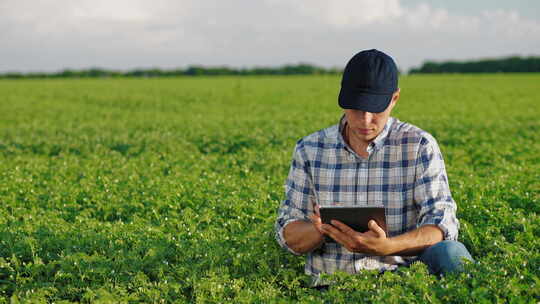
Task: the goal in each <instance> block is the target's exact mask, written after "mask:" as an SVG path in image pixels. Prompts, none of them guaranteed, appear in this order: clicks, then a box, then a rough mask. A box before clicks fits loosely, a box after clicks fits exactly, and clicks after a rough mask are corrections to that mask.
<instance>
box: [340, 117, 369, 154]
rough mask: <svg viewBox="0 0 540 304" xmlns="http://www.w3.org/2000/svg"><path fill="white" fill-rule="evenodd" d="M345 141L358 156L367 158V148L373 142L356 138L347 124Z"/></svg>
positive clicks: (344, 130)
mask: <svg viewBox="0 0 540 304" xmlns="http://www.w3.org/2000/svg"><path fill="white" fill-rule="evenodd" d="M343 139H344V140H345V142H346V143H347V144H348V145H349V146H350V147H351V148H352V149H353V150H354V152H356V154H358V155H360V156H362V157H367V156H368V155H369V154H368V153H367V151H366V150H367V147H368V145H369V143H370V142H371V141H369V142H368V141H365V140H361V139H359V138H357V137H356V136H354V134H353V132H351V131H350V128H349V124H345V128H344V129H343Z"/></svg>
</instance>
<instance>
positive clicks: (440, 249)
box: [419, 241, 474, 275]
mask: <svg viewBox="0 0 540 304" xmlns="http://www.w3.org/2000/svg"><path fill="white" fill-rule="evenodd" d="M462 259H467V260H469V261H471V262H474V260H473V258H472V257H471V254H470V253H469V251H468V250H467V248H465V246H464V245H463V244H462V243H460V242H457V241H442V242H439V243H437V244H435V245H433V246H431V247H428V248H427V249H426V250H424V252H422V254H421V255H420V256H419V260H420V261H422V262H423V263H424V264H426V265H427V266H428V268H429V271H430V273H432V274H439V275H440V274H446V273H449V272H460V271H463V261H462Z"/></svg>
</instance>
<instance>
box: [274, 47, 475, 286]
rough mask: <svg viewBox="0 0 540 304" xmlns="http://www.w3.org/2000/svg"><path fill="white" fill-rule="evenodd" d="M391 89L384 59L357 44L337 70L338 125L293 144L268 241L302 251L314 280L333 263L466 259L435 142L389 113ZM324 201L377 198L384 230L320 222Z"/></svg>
mask: <svg viewBox="0 0 540 304" xmlns="http://www.w3.org/2000/svg"><path fill="white" fill-rule="evenodd" d="M399 96H400V90H399V88H398V71H397V67H396V64H395V63H394V61H393V59H392V58H391V57H390V56H388V55H386V54H384V53H383V52H380V51H378V50H367V51H362V52H360V53H358V54H356V55H355V56H354V57H353V58H352V59H351V60H350V61H349V62H348V63H347V66H346V67H345V70H344V72H343V78H342V82H341V91H340V93H339V106H340V107H341V108H343V109H344V115H343V116H342V118H341V120H340V122H339V124H336V125H334V126H331V127H329V128H326V129H323V130H321V131H318V132H316V133H313V134H311V135H309V136H306V137H304V138H302V139H301V140H299V141H298V142H297V144H296V148H295V151H294V156H293V160H292V165H291V169H290V172H289V175H288V178H287V182H286V186H285V188H286V189H285V192H286V198H285V200H284V201H283V203H282V205H281V208H280V209H279V214H278V218H277V221H276V239H277V241H278V242H279V244H280V245H281V246H282V247H283V248H285V249H287V250H289V251H290V252H292V253H294V254H307V259H306V265H305V271H306V273H307V274H309V275H312V276H313V277H314V279H315V283H314V284H315V285H318V284H320V281H318V279H317V278H318V277H319V275H320V274H322V273H333V272H335V271H337V270H341V271H345V272H349V273H357V272H359V271H361V270H363V269H377V270H379V271H385V270H394V269H396V268H397V267H398V266H400V265H403V266H406V265H409V264H410V263H412V262H413V261H416V260H420V261H422V262H424V263H426V264H427V265H428V267H429V269H430V271H431V272H432V273H437V274H443V273H447V272H451V271H459V270H461V269H462V259H463V258H466V259H469V260H472V258H471V256H470V254H469V252H468V251H467V249H466V248H465V247H464V246H463V244H461V243H459V242H457V237H458V228H459V223H458V220H457V219H456V215H455V213H456V204H455V202H454V200H453V199H452V196H451V194H450V189H449V186H448V179H447V176H446V171H445V167H444V161H443V158H442V155H441V152H440V150H439V147H438V145H437V142H436V140H435V139H434V138H433V137H432V136H431V135H430V134H428V133H427V132H425V131H423V130H421V129H419V128H417V127H415V126H413V125H411V124H408V123H404V122H401V121H399V120H398V119H396V118H393V117H390V113H391V112H392V109H393V108H394V107H395V105H396V103H397V101H398V100H399ZM329 205H332V206H336V205H337V206H381V205H382V206H384V207H385V213H386V224H387V233H386V232H385V231H384V230H383V229H382V228H381V227H379V226H378V225H377V223H376V222H375V221H370V222H369V224H368V227H369V229H370V230H369V231H368V232H365V233H360V232H357V231H354V230H352V229H351V228H350V227H348V226H346V225H345V224H343V223H340V222H339V221H332V225H329V224H322V223H321V219H320V216H319V212H318V208H319V206H329ZM325 236H330V237H331V238H333V239H334V240H335V241H336V242H325Z"/></svg>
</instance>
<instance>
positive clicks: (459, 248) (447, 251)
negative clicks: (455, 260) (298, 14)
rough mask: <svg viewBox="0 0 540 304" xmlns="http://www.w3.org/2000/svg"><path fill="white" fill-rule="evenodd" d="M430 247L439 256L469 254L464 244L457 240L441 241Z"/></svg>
mask: <svg viewBox="0 0 540 304" xmlns="http://www.w3.org/2000/svg"><path fill="white" fill-rule="evenodd" d="M430 249H433V250H434V251H435V252H436V253H437V255H439V256H441V257H448V258H450V257H454V256H463V255H470V254H469V251H468V250H467V248H465V245H463V244H462V243H461V242H458V241H449V240H446V241H441V242H438V243H437V244H435V245H433V246H431V248H430Z"/></svg>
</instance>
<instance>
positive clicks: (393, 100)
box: [389, 88, 400, 111]
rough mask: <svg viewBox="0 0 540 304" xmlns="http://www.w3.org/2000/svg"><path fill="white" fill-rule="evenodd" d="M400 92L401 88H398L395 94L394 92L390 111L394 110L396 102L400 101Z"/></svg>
mask: <svg viewBox="0 0 540 304" xmlns="http://www.w3.org/2000/svg"><path fill="white" fill-rule="evenodd" d="M399 92H400V89H399V88H398V89H397V90H396V91H395V92H394V94H392V100H391V101H390V106H389V108H390V111H392V109H393V108H394V106H395V105H396V102H397V101H398V99H399Z"/></svg>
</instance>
